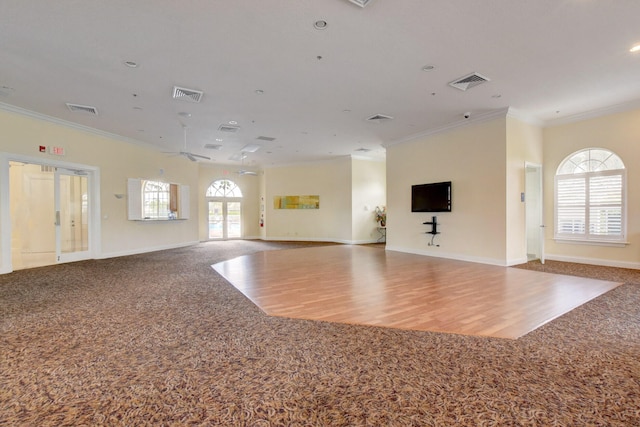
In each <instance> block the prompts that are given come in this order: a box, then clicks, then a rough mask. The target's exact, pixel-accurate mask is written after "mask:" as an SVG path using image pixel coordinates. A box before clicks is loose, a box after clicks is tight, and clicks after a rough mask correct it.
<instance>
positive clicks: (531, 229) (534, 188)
mask: <svg viewBox="0 0 640 427" xmlns="http://www.w3.org/2000/svg"><path fill="white" fill-rule="evenodd" d="M525 218H526V220H525V221H526V235H527V260H528V261H532V260H540V262H541V263H543V264H544V211H543V198H542V166H541V165H538V164H533V163H526V164H525Z"/></svg>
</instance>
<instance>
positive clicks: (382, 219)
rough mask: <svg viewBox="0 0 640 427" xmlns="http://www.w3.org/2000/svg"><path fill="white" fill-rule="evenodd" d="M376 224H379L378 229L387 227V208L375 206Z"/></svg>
mask: <svg viewBox="0 0 640 427" xmlns="http://www.w3.org/2000/svg"><path fill="white" fill-rule="evenodd" d="M375 215H376V222H378V223H380V227H386V225H387V208H386V207H384V206H382V207H380V206H376V211H375Z"/></svg>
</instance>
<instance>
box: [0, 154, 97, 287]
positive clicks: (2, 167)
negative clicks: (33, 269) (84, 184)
mask: <svg viewBox="0 0 640 427" xmlns="http://www.w3.org/2000/svg"><path fill="white" fill-rule="evenodd" d="M9 162H21V163H29V164H34V165H42V166H51V167H54V168H62V169H69V170H77V171H83V172H86V173H87V176H88V177H89V187H88V191H89V217H88V220H89V250H88V251H87V253H86V257H85V258H83V259H91V258H98V257H99V256H100V247H101V238H100V230H101V226H100V217H101V215H100V168H98V167H95V166H89V165H84V164H79V163H71V162H66V161H61V160H57V159H49V158H47V159H43V158H40V157H31V156H25V155H21V154H13V153H3V152H0V252H1V256H0V274H5V273H11V272H12V271H13V265H12V260H11V209H10V182H9ZM51 220H52V221H54V218H52V219H51Z"/></svg>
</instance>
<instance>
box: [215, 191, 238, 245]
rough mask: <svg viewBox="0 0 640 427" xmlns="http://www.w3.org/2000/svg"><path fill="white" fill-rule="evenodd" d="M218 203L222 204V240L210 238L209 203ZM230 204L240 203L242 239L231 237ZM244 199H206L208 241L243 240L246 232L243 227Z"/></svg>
mask: <svg viewBox="0 0 640 427" xmlns="http://www.w3.org/2000/svg"><path fill="white" fill-rule="evenodd" d="M211 202H216V203H222V237H221V238H212V237H209V203H211ZM229 203H240V237H229V219H228V217H229V212H228V204H229ZM242 204H243V203H242V197H207V198H206V209H207V212H206V215H205V218H206V219H207V240H210V241H220V240H237V239H242V238H243V236H244V230H243V227H242Z"/></svg>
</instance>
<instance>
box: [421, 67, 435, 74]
mask: <svg viewBox="0 0 640 427" xmlns="http://www.w3.org/2000/svg"><path fill="white" fill-rule="evenodd" d="M435 69H436V66H435V65H425V66H424V67H422V71H426V72H427V73H428V72H429V71H433V70H435Z"/></svg>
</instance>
